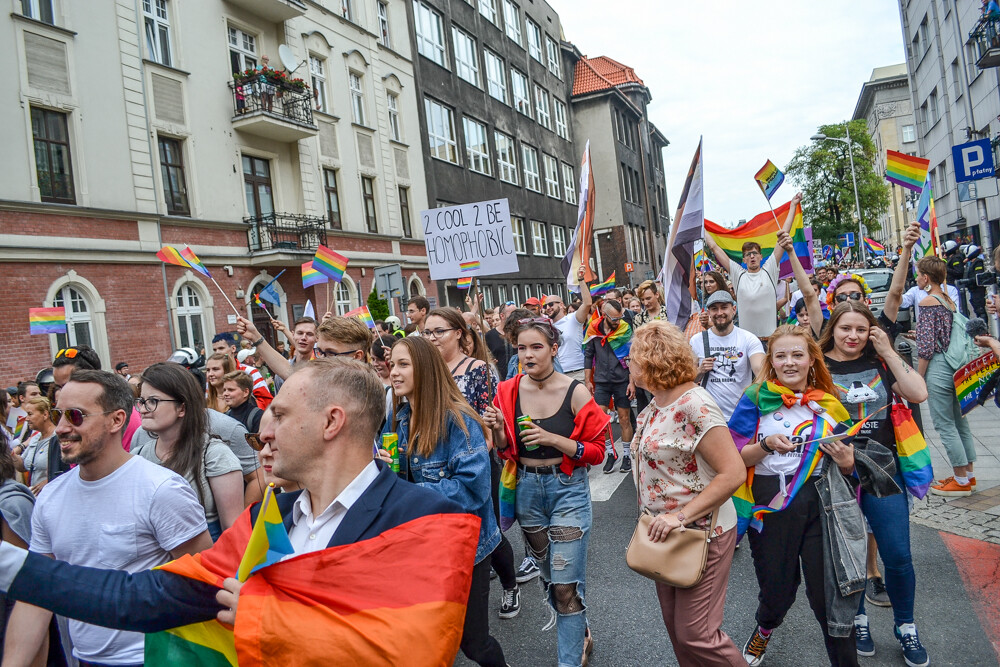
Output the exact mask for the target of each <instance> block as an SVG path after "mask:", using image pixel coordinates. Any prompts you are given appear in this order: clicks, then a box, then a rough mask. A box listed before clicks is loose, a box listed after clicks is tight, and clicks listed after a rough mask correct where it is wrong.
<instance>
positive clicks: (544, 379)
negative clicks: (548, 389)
mask: <svg viewBox="0 0 1000 667" xmlns="http://www.w3.org/2000/svg"><path fill="white" fill-rule="evenodd" d="M555 373H556V369H554V368H553V369H552V372H551V373H549V374H548V375H546V376H545V377H543V378H542V379H541V380H536V379H535V378H533V377H531V376H530V375H528V378H529V379H530V380H532V381H533V382H535V383H536V384H537V385H538V388H539V389H542V388H544V383H545V381H546V380H548V379H549V378H550V377H552V376H553V375H555Z"/></svg>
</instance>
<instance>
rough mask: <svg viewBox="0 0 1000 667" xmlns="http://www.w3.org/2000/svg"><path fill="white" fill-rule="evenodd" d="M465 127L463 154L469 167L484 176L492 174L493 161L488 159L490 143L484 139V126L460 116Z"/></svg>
mask: <svg viewBox="0 0 1000 667" xmlns="http://www.w3.org/2000/svg"><path fill="white" fill-rule="evenodd" d="M462 125H463V126H464V128H465V156H466V158H467V159H468V162H469V169H471V170H472V171H475V172H477V173H480V174H485V175H486V176H492V175H493V163H492V161H491V160H490V144H489V141H488V140H487V139H486V126H485V125H483V124H482V123H480V122H479V121H475V120H472V119H471V118H462Z"/></svg>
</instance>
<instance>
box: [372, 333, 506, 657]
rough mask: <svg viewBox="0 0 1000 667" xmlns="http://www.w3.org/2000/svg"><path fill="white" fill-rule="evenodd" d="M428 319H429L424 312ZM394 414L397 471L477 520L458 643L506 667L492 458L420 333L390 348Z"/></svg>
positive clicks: (476, 421)
mask: <svg viewBox="0 0 1000 667" xmlns="http://www.w3.org/2000/svg"><path fill="white" fill-rule="evenodd" d="M427 319H430V318H429V317H428V318H427ZM391 359H392V370H391V371H390V373H389V377H390V378H391V379H392V390H393V394H394V404H393V416H392V419H390V420H388V421H387V422H386V425H385V428H384V429H383V433H396V435H397V436H398V438H399V441H398V446H399V462H400V473H399V474H400V476H401V477H402V478H404V479H407V480H409V481H411V482H414V483H416V484H418V485H420V486H425V487H427V488H429V489H432V490H434V491H438V492H439V493H441V494H442V495H444V496H446V497H448V498H450V499H451V500H454V501H455V502H457V503H458V504H459V505H461V506H462V507H463V508H464V509H465V511H466V512H468V513H469V514H474V515H476V516H478V517H479V518H480V520H481V522H482V523H481V524H480V529H479V545H478V546H477V548H476V562H475V566H474V567H473V568H472V586H471V588H470V590H469V600H468V606H467V610H466V614H465V627H464V629H463V632H462V642H461V648H462V653H464V654H465V656H466V657H467V658H469V660H472V661H473V662H476V663H478V664H480V665H491V666H492V665H496V666H498V667H503V666H504V665H506V664H507V662H506V660H505V659H504V655H503V649H501V648H500V644H499V642H497V640H496V639H494V638H493V637H492V636H491V635H490V620H489V603H490V558H489V556H490V554H491V553H493V550H494V549H496V548H497V545H498V544H500V529H499V527H497V521H496V518H495V517H494V515H493V507H492V503H491V499H490V498H491V493H490V455H489V450H488V449H487V446H486V436H485V434H484V429H483V422H482V420H481V419H480V417H479V414H478V413H476V411H475V410H473V409H472V407H471V406H470V405H469V403H468V402H467V401H466V400H465V397H464V396H463V395H462V392H460V391H459V390H458V386H457V385H456V384H455V382H454V380H452V379H451V374H450V373H449V371H448V367H447V366H446V365H445V363H444V360H443V359H442V358H441V355H440V354H439V353H438V351H437V350H436V349H435V347H434V345H433V344H431V342H430V341H428V340H427V339H426V338H424V337H420V336H410V337H408V338H404V339H402V340H400V341H398V342H397V343H396V344H395V345H394V346H393V348H392V357H391Z"/></svg>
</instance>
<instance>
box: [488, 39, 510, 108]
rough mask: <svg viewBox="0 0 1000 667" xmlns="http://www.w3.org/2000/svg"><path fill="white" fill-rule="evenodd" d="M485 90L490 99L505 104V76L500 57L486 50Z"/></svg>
mask: <svg viewBox="0 0 1000 667" xmlns="http://www.w3.org/2000/svg"><path fill="white" fill-rule="evenodd" d="M486 89H487V90H488V91H489V93H490V97H492V98H493V99H497V100H500V101H501V102H503V103H504V104H507V74H506V72H504V68H503V60H501V58H500V56H498V55H497V54H495V53H493V52H492V51H490V50H489V49H486Z"/></svg>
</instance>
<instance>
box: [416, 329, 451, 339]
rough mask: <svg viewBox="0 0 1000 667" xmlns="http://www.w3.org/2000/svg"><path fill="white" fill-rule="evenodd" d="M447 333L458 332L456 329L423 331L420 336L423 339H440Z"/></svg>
mask: <svg viewBox="0 0 1000 667" xmlns="http://www.w3.org/2000/svg"><path fill="white" fill-rule="evenodd" d="M449 331H458V329H424V330H423V331H421V332H420V335H421V336H423V337H424V338H440V337H441V336H443V335H445V334H446V333H448V332H449Z"/></svg>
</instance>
